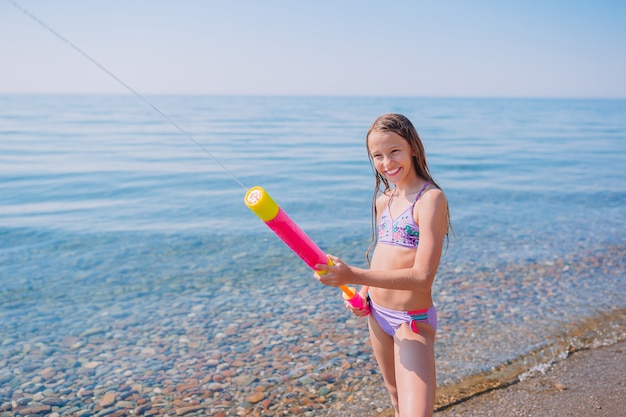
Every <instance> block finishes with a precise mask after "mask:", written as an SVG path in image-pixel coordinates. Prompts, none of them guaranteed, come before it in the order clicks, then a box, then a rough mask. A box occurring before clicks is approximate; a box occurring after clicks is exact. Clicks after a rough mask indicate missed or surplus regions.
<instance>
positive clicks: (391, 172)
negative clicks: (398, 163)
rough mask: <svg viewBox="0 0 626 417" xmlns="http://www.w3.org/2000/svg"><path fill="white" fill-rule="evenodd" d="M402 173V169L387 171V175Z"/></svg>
mask: <svg viewBox="0 0 626 417" xmlns="http://www.w3.org/2000/svg"><path fill="white" fill-rule="evenodd" d="M398 171H400V168H396V169H394V170H393V171H387V175H395V174H397V173H398Z"/></svg>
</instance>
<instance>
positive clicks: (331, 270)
mask: <svg viewBox="0 0 626 417" xmlns="http://www.w3.org/2000/svg"><path fill="white" fill-rule="evenodd" d="M328 258H329V259H330V260H331V261H332V263H333V265H327V264H317V265H315V269H316V270H318V271H323V272H322V273H317V272H316V273H315V274H313V276H314V277H315V279H316V280H318V281H319V282H320V283H321V284H324V285H328V286H329V287H338V286H340V285H346V284H348V283H349V282H350V277H352V267H351V266H350V265H348V264H346V263H345V262H343V261H342V260H341V259H339V258H337V257H336V256H333V255H328Z"/></svg>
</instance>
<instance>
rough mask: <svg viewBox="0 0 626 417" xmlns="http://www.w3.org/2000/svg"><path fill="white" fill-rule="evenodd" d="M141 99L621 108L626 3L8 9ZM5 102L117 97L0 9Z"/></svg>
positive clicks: (23, 1) (182, 3)
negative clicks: (418, 99)
mask: <svg viewBox="0 0 626 417" xmlns="http://www.w3.org/2000/svg"><path fill="white" fill-rule="evenodd" d="M14 1H15V2H16V3H18V4H20V5H22V6H23V7H24V8H26V9H28V10H29V11H30V12H31V13H33V14H34V15H36V16H37V17H39V18H40V19H41V20H43V21H44V22H46V24H48V25H49V26H51V27H52V28H54V29H55V30H56V31H58V32H59V33H60V34H62V35H63V36H65V37H66V38H67V39H69V40H70V41H71V42H73V43H74V44H75V45H76V46H78V47H79V48H81V49H82V50H83V51H84V52H86V53H87V54H89V55H90V56H91V57H92V58H94V59H95V60H96V61H98V62H100V64H102V65H103V66H105V67H106V68H108V69H109V70H110V71H111V72H113V73H114V74H116V75H117V76H118V77H119V78H121V79H122V80H124V81H125V82H126V83H127V84H129V85H130V86H131V87H132V88H134V89H135V90H137V91H138V92H139V93H141V94H151V93H181V94H255V95H256V94H269V95H311V94H313V95H360V96H362V95H372V96H381V95H383V96H429V97H432V96H445V97H592V98H596V97H597V98H626V1H624V0H615V1H608V0H580V1H578V0H569V1H566V0H563V1H560V0H555V1H550V0H526V1H521V0H510V1H506V0H456V1H455V0H450V1H446V0H428V1H426V0H423V1H422V0H413V1H382V0H381V1H366V0H360V1H359V0H354V1H342V0H332V1H326V0H316V1H313V0H311V1H305V0H290V1H288V0H264V1H261V0H257V1H252V0H249V1H235V0H233V1H212V0H204V1H200V0H178V1H174V0H168V1H166V0H107V1H104V0H101V1H95V0H92V1H86V0H56V1H51V0H14ZM0 57H1V62H2V64H1V65H0V93H22V92H26V93H31V92H35V93H39V92H42V93H126V92H127V91H126V90H125V89H124V88H123V87H121V86H120V85H119V84H117V83H116V82H115V81H113V80H112V79H111V78H109V77H108V76H107V75H106V74H104V73H103V72H102V71H101V70H99V69H98V68H97V67H95V66H94V65H93V64H92V63H90V62H89V61H87V60H86V59H85V58H83V57H82V56H81V55H79V54H78V53H76V52H75V51H74V50H73V49H71V48H70V47H68V45H66V44H65V43H63V42H61V41H59V40H58V39H57V38H55V37H54V36H53V35H52V34H51V33H50V32H48V31H47V30H46V29H44V28H42V27H41V26H39V25H38V24H37V23H35V22H34V21H33V20H31V19H29V18H28V17H27V16H25V15H24V14H23V13H21V12H20V11H18V10H17V9H16V8H15V7H13V6H12V5H11V4H10V3H9V2H8V1H7V0H0Z"/></svg>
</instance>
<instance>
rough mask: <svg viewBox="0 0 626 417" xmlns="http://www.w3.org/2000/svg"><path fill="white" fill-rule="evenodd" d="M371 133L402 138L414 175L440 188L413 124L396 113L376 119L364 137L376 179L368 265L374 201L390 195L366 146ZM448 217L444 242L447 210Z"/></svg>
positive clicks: (374, 234) (373, 242) (375, 235)
mask: <svg viewBox="0 0 626 417" xmlns="http://www.w3.org/2000/svg"><path fill="white" fill-rule="evenodd" d="M372 132H393V133H395V134H397V135H398V136H400V137H402V138H404V139H405V140H406V141H407V142H408V143H409V145H410V146H411V151H412V153H413V155H414V156H413V167H414V169H415V173H416V174H417V175H418V176H419V177H420V178H422V179H424V180H426V181H429V182H430V183H431V184H432V185H434V186H435V187H437V188H439V189H440V190H441V187H440V186H439V184H437V183H436V182H435V180H434V179H433V177H432V175H431V174H430V170H429V169H428V163H427V162H426V153H425V152H424V145H423V144H422V140H421V139H420V137H419V134H418V133H417V130H416V129H415V127H414V126H413V123H411V121H410V120H409V119H408V118H407V117H406V116H403V115H401V114H397V113H387V114H383V115H382V116H380V117H378V118H377V119H376V120H374V123H372V125H371V126H370V128H369V130H368V131H367V135H366V136H365V146H366V147H367V156H368V158H369V160H370V164H371V166H372V171H374V176H375V178H376V183H375V185H374V194H373V196H372V240H371V242H370V245H369V247H368V249H367V252H366V254H365V256H366V258H367V263H368V265H369V264H370V262H371V259H370V253H371V251H372V250H373V249H374V247H375V246H376V243H377V242H378V233H377V230H376V218H377V212H376V200H377V199H378V196H379V195H380V194H381V193H382V194H388V195H389V194H391V187H390V186H389V181H387V179H386V178H385V177H384V176H383V175H382V174H380V173H379V172H378V171H376V167H375V166H374V160H373V159H372V154H371V153H370V152H369V146H368V144H367V140H368V138H369V136H370V133H372ZM447 211H448V213H447V216H448V230H447V231H446V241H447V238H448V232H449V231H451V230H452V224H451V223H450V210H447Z"/></svg>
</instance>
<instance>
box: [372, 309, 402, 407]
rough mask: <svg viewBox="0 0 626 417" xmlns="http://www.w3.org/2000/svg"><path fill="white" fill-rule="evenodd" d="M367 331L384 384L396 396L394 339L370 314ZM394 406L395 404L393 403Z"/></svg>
mask: <svg viewBox="0 0 626 417" xmlns="http://www.w3.org/2000/svg"><path fill="white" fill-rule="evenodd" d="M368 323H369V332H370V340H371V342H372V349H373V350H374V356H376V362H378V367H379V368H380V372H381V374H382V375H383V379H384V380H385V385H386V386H387V389H388V390H389V393H390V394H391V395H392V397H395V396H396V377H395V360H394V340H393V337H391V336H389V335H388V334H387V333H385V331H384V330H383V329H382V328H381V327H380V325H379V324H378V322H377V321H376V319H375V318H374V317H373V316H372V315H371V314H370V316H369V322H368ZM394 406H395V404H394Z"/></svg>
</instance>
